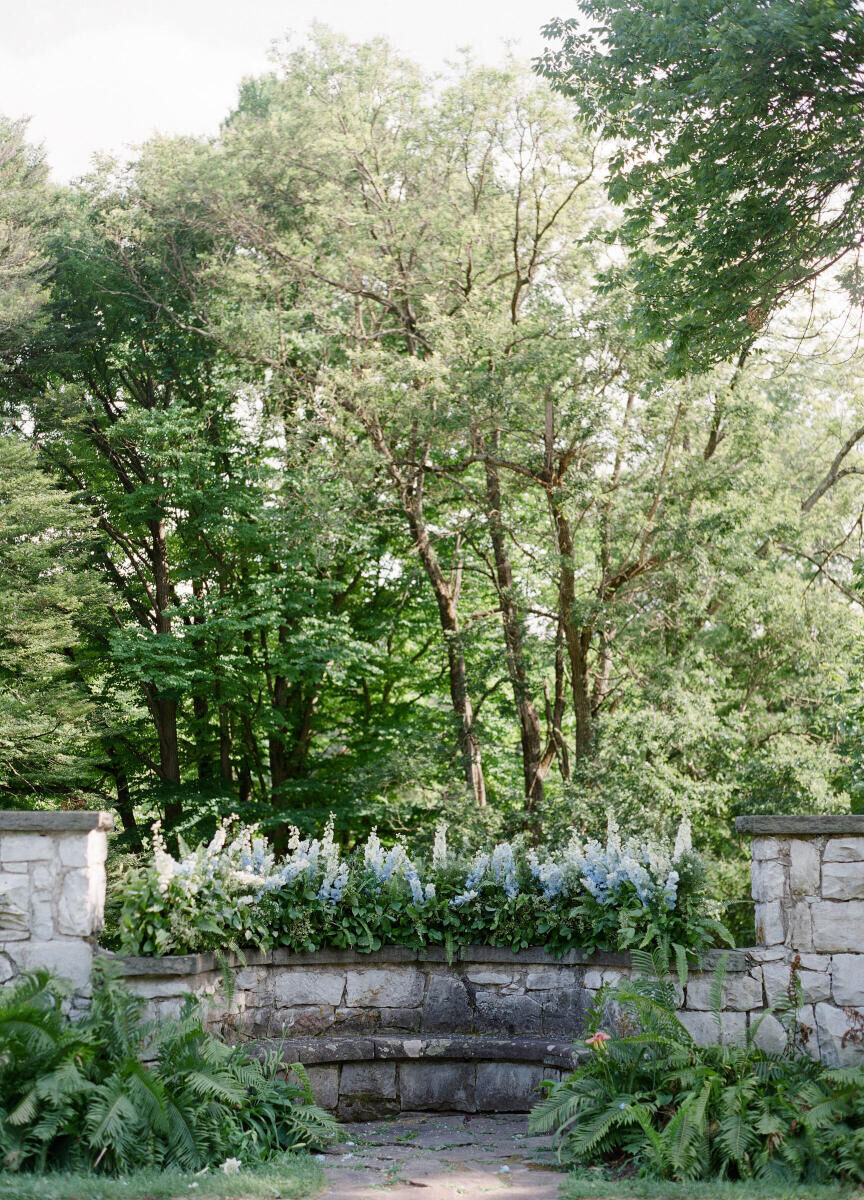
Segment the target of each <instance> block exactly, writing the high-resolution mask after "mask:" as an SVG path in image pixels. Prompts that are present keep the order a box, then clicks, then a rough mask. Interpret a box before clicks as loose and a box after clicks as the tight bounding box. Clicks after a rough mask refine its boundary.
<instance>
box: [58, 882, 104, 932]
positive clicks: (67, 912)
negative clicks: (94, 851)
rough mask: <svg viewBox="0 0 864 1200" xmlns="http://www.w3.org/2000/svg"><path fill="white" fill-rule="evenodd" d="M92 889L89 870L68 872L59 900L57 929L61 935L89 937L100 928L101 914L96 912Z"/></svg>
mask: <svg viewBox="0 0 864 1200" xmlns="http://www.w3.org/2000/svg"><path fill="white" fill-rule="evenodd" d="M92 887H93V879H92V873H91V872H90V871H89V870H86V869H80V870H78V869H73V870H69V871H66V873H65V874H64V876H63V883H62V886H61V888H60V895H59V897H58V899H57V929H58V931H59V932H60V933H66V934H71V935H77V936H78V937H89V936H90V934H91V933H93V932H94V931H95V930H96V929H97V928H98V927H99V917H100V916H101V914H100V913H99V912H97V911H94V897H93V894H92ZM103 894H104V890H103Z"/></svg>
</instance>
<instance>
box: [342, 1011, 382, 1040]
mask: <svg viewBox="0 0 864 1200" xmlns="http://www.w3.org/2000/svg"><path fill="white" fill-rule="evenodd" d="M380 1016H381V1009H379V1008H337V1009H336V1011H335V1012H334V1014H333V1031H334V1033H337V1032H338V1033H339V1034H340V1035H341V1034H343V1033H372V1032H373V1031H374V1030H376V1029H377V1028H378V1023H379V1020H380Z"/></svg>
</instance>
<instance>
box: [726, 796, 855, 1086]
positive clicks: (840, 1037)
mask: <svg viewBox="0 0 864 1200" xmlns="http://www.w3.org/2000/svg"><path fill="white" fill-rule="evenodd" d="M736 826H737V829H738V831H739V832H740V833H749V834H750V835H751V837H752V843H751V844H752V865H751V873H752V874H751V878H752V891H753V899H754V900H755V901H756V940H757V943H759V945H760V947H764V950H763V952H762V953H761V954H760V958H761V959H762V962H763V976H764V980H765V990H766V995H767V1000H768V1002H769V1003H772V1002H773V1001H774V1000H775V999H776V997H777V996H778V994H779V993H780V992H782V991H783V989H788V985H789V972H790V970H792V969H793V967H794V970H795V972H796V974H797V976H798V979H799V982H800V984H801V988H802V991H803V993H804V1001H805V1003H806V1004H808V1005H812V1009H811V1010H810V1011H812V1013H813V1020H814V1023H815V1030H814V1033H815V1035H816V1037H817V1039H818V1046H819V1056H820V1057H821V1058H822V1060H823V1061H824V1062H826V1063H828V1064H829V1065H835V1066H836V1065H841V1064H846V1063H849V1064H851V1063H853V1062H860V1060H861V1057H862V1055H864V816H853V815H846V814H842V815H841V814H831V815H827V814H826V815H825V816H816V815H813V816H789V817H772V816H752V817H739V818H738V820H737V821H736Z"/></svg>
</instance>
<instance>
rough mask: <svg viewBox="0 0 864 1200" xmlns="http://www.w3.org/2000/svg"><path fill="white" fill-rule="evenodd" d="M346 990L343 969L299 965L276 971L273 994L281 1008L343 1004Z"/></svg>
mask: <svg viewBox="0 0 864 1200" xmlns="http://www.w3.org/2000/svg"><path fill="white" fill-rule="evenodd" d="M344 991H345V974H344V972H343V971H329V970H319V969H318V968H316V967H297V968H295V969H291V970H287V969H280V970H278V971H276V972H275V979H274V980H273V995H274V998H275V1000H276V1004H277V1005H278V1006H279V1008H288V1007H289V1006H290V1005H292V1004H334V1005H335V1004H341V1003H342V995H343V993H344Z"/></svg>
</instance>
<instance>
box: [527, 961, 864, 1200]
mask: <svg viewBox="0 0 864 1200" xmlns="http://www.w3.org/2000/svg"><path fill="white" fill-rule="evenodd" d="M636 958H637V959H638V958H639V956H638V955H637V956H636ZM659 961H661V960H660V959H657V958H656V956H655V961H654V962H653V963H652V961H651V958H650V957H649V958H648V959H647V963H646V962H644V961H643V966H647V967H648V972H647V973H646V974H645V975H644V976H643V977H642V978H637V979H635V980H633V981H631V982H629V983H626V984H623V985H621V986H620V987H617V988H615V989H608V990H606V991H604V992H601V994H600V996H599V997H598V999H597V1001H596V1003H595V1007H594V1010H593V1012H592V1025H591V1029H592V1033H591V1036H590V1037H589V1038H588V1039H587V1042H588V1045H589V1047H590V1053H589V1054H588V1057H587V1058H586V1059H584V1060H583V1062H582V1063H580V1065H579V1066H578V1067H577V1069H576V1070H575V1071H574V1072H573V1074H572V1075H570V1076H568V1077H567V1078H566V1079H564V1080H562V1081H561V1082H560V1083H558V1084H555V1085H552V1086H551V1087H550V1088H549V1092H548V1094H547V1096H546V1098H545V1099H544V1100H543V1101H542V1102H541V1103H540V1104H539V1105H538V1107H537V1108H536V1109H535V1110H534V1112H533V1114H532V1118H531V1123H532V1127H533V1128H534V1129H536V1130H538V1131H543V1132H548V1131H550V1130H552V1131H554V1132H555V1133H556V1134H557V1136H558V1139H559V1153H560V1156H561V1158H562V1160H563V1161H565V1162H567V1163H571V1164H581V1165H590V1164H593V1163H610V1164H617V1165H618V1167H619V1168H620V1169H624V1170H629V1171H631V1172H632V1171H633V1170H634V1169H635V1170H638V1171H640V1172H642V1173H643V1174H645V1175H647V1176H650V1177H655V1178H661V1179H683V1180H698V1179H754V1178H755V1179H760V1180H765V1181H767V1182H774V1183H798V1184H818V1183H823V1182H826V1181H831V1180H846V1181H849V1182H857V1183H860V1182H862V1181H864V1068H861V1067H857V1068H854V1069H852V1068H850V1069H847V1070H831V1069H829V1068H828V1067H825V1066H823V1065H822V1064H821V1063H819V1062H818V1061H817V1060H814V1059H813V1058H811V1057H810V1056H809V1055H808V1054H806V1053H805V1052H804V1050H803V1048H802V1047H801V1044H800V1039H799V1038H798V1037H797V1036H796V1029H797V1025H796V1020H795V1017H796V1014H795V1011H794V1004H793V1005H790V1008H789V1011H788V1012H786V1013H784V1014H782V1016H783V1017H784V1018H785V1021H786V1024H787V1026H788V1030H789V1046H788V1047H787V1050H786V1051H785V1052H784V1053H782V1054H776V1053H770V1052H768V1051H767V1050H763V1049H760V1048H759V1046H758V1045H757V1044H756V1042H757V1040H758V1027H759V1022H758V1021H756V1022H754V1023H753V1025H752V1026H751V1027H750V1028H749V1029H748V1030H747V1040H746V1044H744V1045H713V1046H697V1045H696V1043H695V1042H694V1041H693V1038H692V1037H691V1036H690V1034H689V1032H688V1031H687V1029H686V1028H685V1027H684V1026H683V1025H682V1023H681V1021H680V1020H679V1019H678V1017H677V1016H676V1015H675V1007H676V1002H675V984H674V983H673V982H671V981H663V980H662V979H661V980H658V979H657V978H656V977H654V978H652V977H651V972H652V971H655V970H656V963H657V962H659ZM722 983H723V979H722V972H721V973H718V975H717V977H715V992H716V995H717V997H718V1008H719V996H720V993H721V990H722ZM793 994H794V986H793ZM610 1006H612V1007H611V1008H610ZM613 1012H614V1014H615V1015H614V1017H613V1020H615V1021H616V1022H617V1025H618V1028H619V1033H617V1034H615V1035H610V1034H607V1033H606V1032H605V1030H603V1029H602V1028H601V1026H602V1025H603V1024H604V1023H606V1022H608V1020H609V1018H610V1015H612V1013H613ZM778 1015H781V1014H778Z"/></svg>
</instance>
